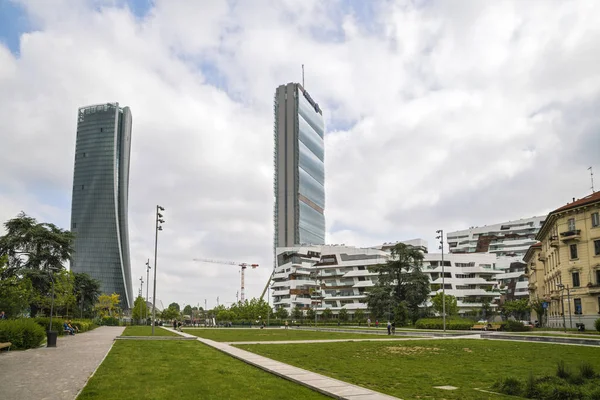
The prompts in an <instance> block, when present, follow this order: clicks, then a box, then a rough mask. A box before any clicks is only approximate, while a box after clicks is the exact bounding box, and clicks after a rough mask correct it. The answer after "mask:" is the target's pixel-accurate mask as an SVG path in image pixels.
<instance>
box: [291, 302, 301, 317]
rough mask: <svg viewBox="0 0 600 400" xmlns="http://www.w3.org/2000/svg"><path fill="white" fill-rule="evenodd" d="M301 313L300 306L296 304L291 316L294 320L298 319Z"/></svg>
mask: <svg viewBox="0 0 600 400" xmlns="http://www.w3.org/2000/svg"><path fill="white" fill-rule="evenodd" d="M302 315H303V313H302V308H300V306H298V305H297V306H296V307H294V310H293V311H292V318H293V319H294V320H299V319H302Z"/></svg>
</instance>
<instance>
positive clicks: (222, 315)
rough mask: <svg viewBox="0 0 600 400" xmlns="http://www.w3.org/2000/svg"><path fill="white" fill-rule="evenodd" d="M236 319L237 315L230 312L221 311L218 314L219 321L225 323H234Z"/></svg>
mask: <svg viewBox="0 0 600 400" xmlns="http://www.w3.org/2000/svg"><path fill="white" fill-rule="evenodd" d="M234 319H235V313H234V312H233V311H230V310H219V312H217V321H220V322H225V321H229V322H231V321H233V320H234Z"/></svg>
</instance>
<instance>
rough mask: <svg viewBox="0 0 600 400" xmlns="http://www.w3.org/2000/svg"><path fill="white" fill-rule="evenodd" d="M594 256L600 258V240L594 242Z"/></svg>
mask: <svg viewBox="0 0 600 400" xmlns="http://www.w3.org/2000/svg"><path fill="white" fill-rule="evenodd" d="M594 254H595V255H597V256H600V240H594Z"/></svg>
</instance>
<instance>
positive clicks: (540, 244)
mask: <svg viewBox="0 0 600 400" xmlns="http://www.w3.org/2000/svg"><path fill="white" fill-rule="evenodd" d="M530 247H542V242H537V243H536V244H532V245H531V246H530Z"/></svg>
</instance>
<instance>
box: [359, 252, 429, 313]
mask: <svg viewBox="0 0 600 400" xmlns="http://www.w3.org/2000/svg"><path fill="white" fill-rule="evenodd" d="M422 265H423V252H422V251H421V250H420V248H418V247H415V246H411V245H407V244H404V243H398V244H396V245H395V246H394V247H393V248H392V254H391V256H390V259H389V260H388V262H387V263H385V264H380V265H375V266H372V267H370V268H369V270H370V271H371V272H377V273H378V274H379V279H378V281H377V284H376V285H375V286H374V287H373V289H371V290H370V291H369V293H368V294H367V303H368V306H369V309H370V310H371V314H372V315H373V316H374V317H376V318H381V317H383V316H386V314H387V313H390V312H391V310H396V309H397V307H398V305H399V304H401V303H404V307H406V310H407V311H408V313H409V316H410V319H411V320H412V322H413V323H414V322H415V321H416V320H417V319H418V318H419V306H421V305H422V304H423V303H424V302H425V301H426V300H427V297H428V295H429V278H428V277H427V275H425V274H424V273H423V272H422V271H421V268H422ZM396 314H397V312H394V316H396ZM396 323H397V324H400V323H402V321H400V320H397V319H396Z"/></svg>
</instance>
